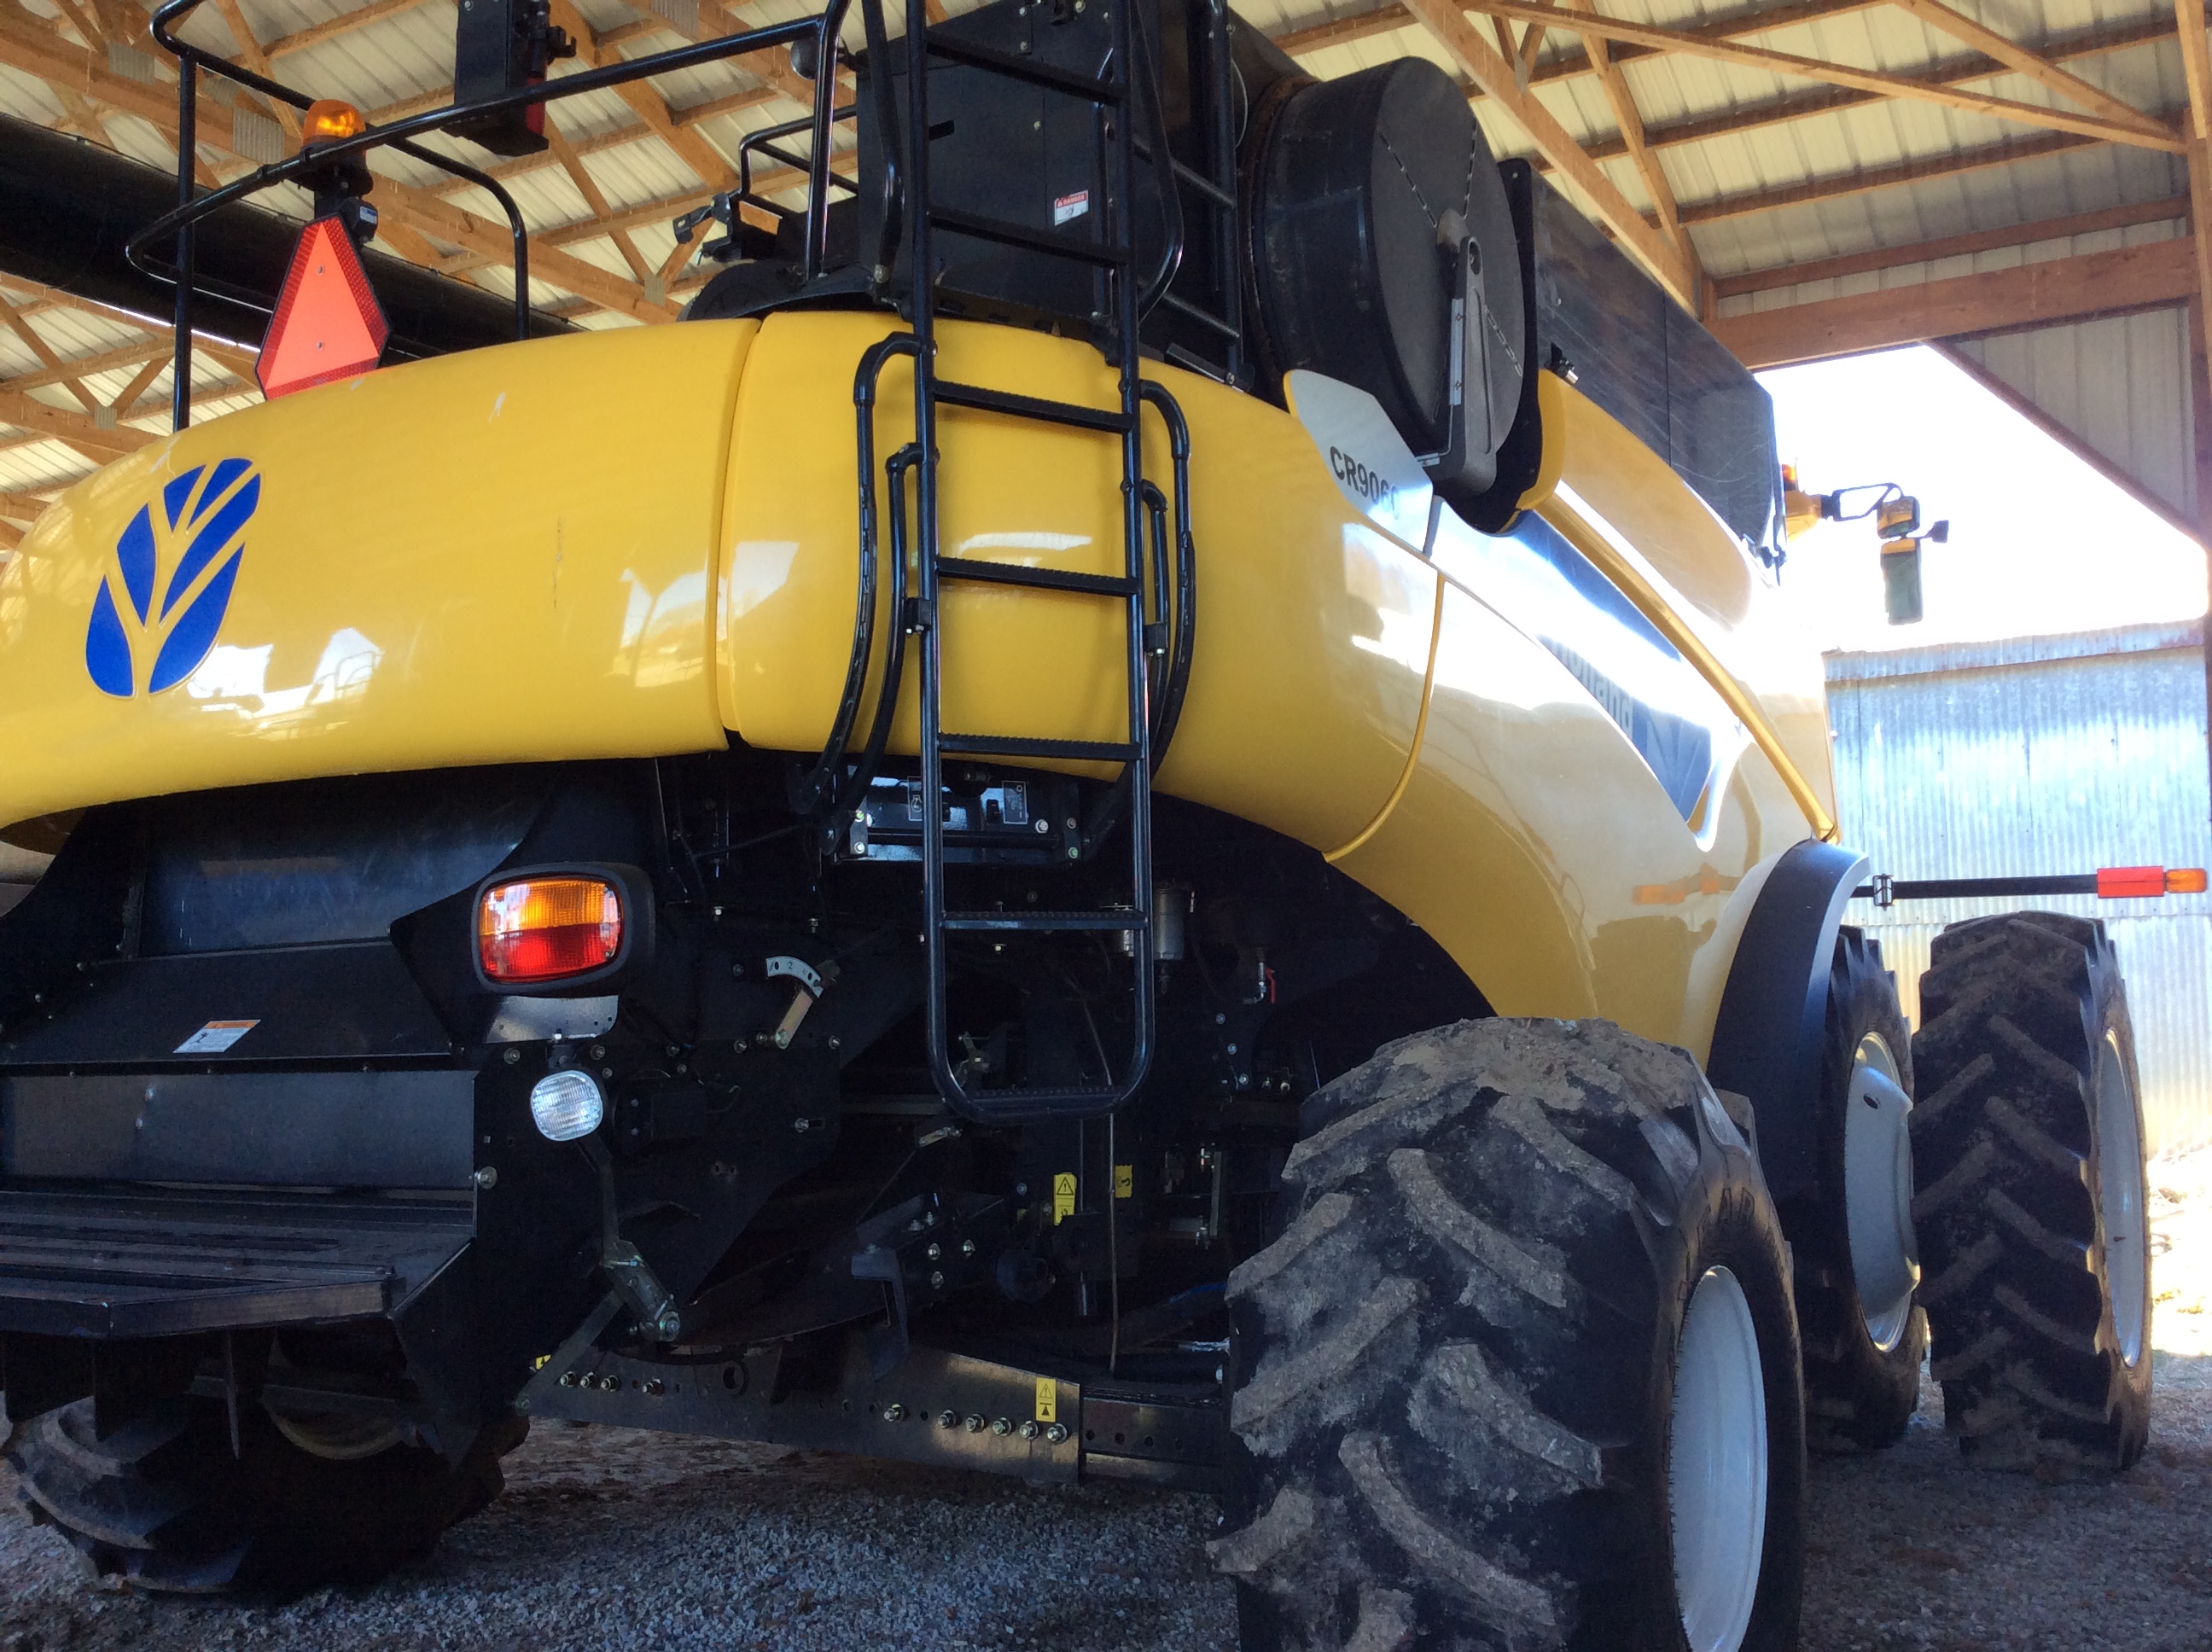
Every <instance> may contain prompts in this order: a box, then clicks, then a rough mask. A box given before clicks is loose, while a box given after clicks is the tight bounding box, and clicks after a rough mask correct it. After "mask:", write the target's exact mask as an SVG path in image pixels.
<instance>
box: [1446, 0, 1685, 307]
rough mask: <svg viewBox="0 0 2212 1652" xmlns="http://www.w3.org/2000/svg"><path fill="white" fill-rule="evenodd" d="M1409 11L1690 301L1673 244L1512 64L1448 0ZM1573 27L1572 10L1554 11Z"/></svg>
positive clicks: (1640, 254) (1603, 219) (1677, 292)
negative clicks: (1519, 79)
mask: <svg viewBox="0 0 2212 1652" xmlns="http://www.w3.org/2000/svg"><path fill="white" fill-rule="evenodd" d="M1407 4H1408V6H1409V7H1410V8H1411V9H1412V11H1413V15H1415V16H1416V17H1418V18H1419V20H1420V21H1421V24H1422V26H1423V27H1425V28H1426V29H1427V30H1428V31H1429V33H1431V35H1433V36H1435V37H1436V40H1437V44H1438V45H1439V46H1443V49H1444V50H1445V51H1446V52H1449V54H1450V55H1451V58H1452V61H1453V62H1455V63H1456V64H1458V65H1459V66H1460V68H1461V69H1462V70H1464V71H1465V72H1466V73H1467V74H1468V75H1469V76H1472V77H1473V78H1474V83H1475V84H1476V85H1478V86H1480V88H1482V89H1483V91H1484V92H1485V93H1486V94H1488V95H1490V96H1491V97H1492V98H1495V99H1496V100H1498V104H1499V106H1501V107H1503V108H1504V110H1505V111H1506V112H1507V113H1508V114H1510V116H1511V117H1512V118H1513V119H1514V120H1515V121H1516V123H1518V124H1519V125H1520V127H1521V129H1522V131H1524V132H1526V133H1527V134H1528V141H1529V142H1530V143H1533V144H1534V146H1535V149H1536V152H1537V153H1538V154H1539V155H1542V156H1543V157H1544V159H1545V160H1546V161H1549V162H1550V163H1551V164H1552V166H1553V168H1554V169H1555V170H1556V171H1557V172H1558V173H1559V175H1560V176H1562V177H1564V178H1565V179H1567V180H1568V181H1570V182H1571V183H1572V184H1573V185H1575V187H1576V188H1577V190H1578V191H1580V192H1581V194H1582V196H1583V199H1584V200H1586V201H1588V202H1589V205H1590V207H1591V209H1592V210H1594V211H1595V213H1596V215H1597V217H1598V219H1599V221H1600V222H1602V223H1603V224H1604V225H1605V226H1606V227H1607V228H1609V229H1611V230H1612V231H1613V234H1615V235H1617V236H1618V237H1620V240H1621V243H1622V245H1624V246H1626V247H1627V248H1628V249H1629V250H1630V251H1631V252H1633V253H1634V254H1635V255H1636V257H1637V258H1638V259H1640V260H1641V261H1642V262H1643V263H1644V265H1645V266H1646V267H1647V268H1649V269H1650V271H1651V273H1652V274H1653V275H1654V276H1656V277H1657V278H1658V280H1659V282H1661V284H1662V285H1663V286H1664V287H1666V288H1667V289H1668V291H1669V292H1671V293H1673V294H1674V296H1675V297H1676V298H1677V299H1679V300H1680V301H1681V302H1682V303H1684V304H1685V305H1686V306H1688V307H1691V308H1692V309H1694V308H1695V307H1696V306H1697V277H1696V276H1695V275H1694V274H1693V273H1692V270H1690V267H1689V266H1688V264H1686V263H1685V262H1684V261H1683V259H1682V257H1681V254H1680V252H1679V251H1678V250H1677V249H1676V247H1675V246H1674V242H1672V241H1670V240H1668V239H1667V237H1666V236H1664V235H1663V234H1661V233H1660V232H1659V231H1658V230H1657V229H1656V228H1653V227H1652V225H1651V224H1650V222H1648V221H1646V219H1645V218H1644V215H1643V214H1642V213H1640V212H1638V210H1636V209H1635V207H1634V206H1632V204H1630V203H1629V200H1628V197H1626V196H1625V195H1623V194H1622V193H1621V192H1620V188H1619V187H1618V186H1617V185H1615V184H1614V183H1613V180H1612V179H1610V178H1608V177H1607V176H1606V175H1605V173H1604V171H1603V170H1602V169H1601V167H1599V166H1598V164H1597V162H1596V161H1593V160H1591V159H1590V158H1589V155H1587V154H1585V153H1584V152H1583V149H1582V146H1581V145H1580V144H1578V143H1576V142H1575V140H1574V139H1573V137H1571V136H1570V135H1569V134H1568V131H1567V129H1566V128H1565V127H1564V126H1562V125H1559V119H1558V118H1557V117H1556V116H1554V115H1553V113H1552V112H1551V111H1550V110H1549V109H1547V108H1546V107H1545V106H1543V105H1542V104H1541V103H1540V102H1538V101H1537V100H1536V98H1535V96H1534V94H1533V93H1524V92H1522V90H1521V88H1520V87H1519V85H1518V84H1517V83H1516V80H1515V77H1514V73H1513V66H1512V65H1511V64H1509V63H1507V62H1506V60H1505V59H1504V58H1502V57H1500V56H1499V55H1498V52H1497V51H1496V50H1495V49H1494V48H1492V46H1491V45H1490V44H1489V43H1488V42H1487V41H1486V40H1485V39H1483V38H1482V36H1481V35H1480V34H1478V33H1475V30H1474V26H1473V25H1472V24H1471V23H1469V22H1468V20H1467V15H1466V13H1464V12H1462V10H1460V9H1459V7H1458V6H1457V4H1455V3H1454V0H1407ZM1543 9H1544V11H1545V13H1546V16H1545V17H1544V18H1541V19H1531V20H1530V21H1546V22H1548V21H1549V20H1550V17H1551V15H1552V12H1553V9H1552V8H1550V7H1546V8H1543ZM1557 15H1559V16H1560V17H1564V18H1566V19H1568V20H1569V22H1568V25H1567V26H1568V27H1572V20H1573V18H1574V16H1575V14H1573V13H1571V12H1560V13H1558V14H1557Z"/></svg>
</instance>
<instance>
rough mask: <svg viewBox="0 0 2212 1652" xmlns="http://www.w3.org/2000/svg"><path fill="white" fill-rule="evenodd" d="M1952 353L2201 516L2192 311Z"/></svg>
mask: <svg viewBox="0 0 2212 1652" xmlns="http://www.w3.org/2000/svg"><path fill="white" fill-rule="evenodd" d="M1952 348H1953V349H1955V350H1957V351H1958V352H1959V353H1960V355H1964V356H1966V357H1967V358H1968V359H1969V360H1970V361H1975V362H1977V363H1978V364H1979V365H1980V366H1981V367H1983V368H1984V370H1986V371H1987V372H1988V373H1989V374H1991V375H1992V376H1993V377H1995V378H1996V379H1998V380H2001V381H2002V382H2003V383H2004V384H2006V385H2008V386H2010V387H2011V388H2012V389H2013V390H2014V391H2015V392H2017V393H2018V394H2019V395H2020V397H2021V398H2022V399H2023V400H2025V401H2028V402H2031V403H2033V404H2034V405H2036V406H2037V407H2039V408H2041V409H2042V410H2043V411H2044V412H2045V413H2046V414H2048V415H2049V416H2051V419H2052V420H2053V421H2054V422H2057V424H2059V425H2061V426H2063V428H2066V429H2067V430H2069V431H2070V432H2071V433H2072V434H2074V435H2075V438H2077V439H2078V440H2080V441H2081V444H2082V445H2083V446H2086V447H2087V448H2088V449H2089V450H2090V451H2091V452H2095V453H2099V454H2101V455H2103V457H2104V458H2105V459H2108V460H2110V461H2111V463H2112V465H2113V467H2114V468H2115V469H2117V470H2118V471H2121V472H2122V473H2123V474H2124V475H2126V476H2129V477H2133V478H2134V479H2135V481H2136V483H2138V484H2139V485H2140V486H2141V487H2142V489H2143V490H2144V491H2145V492H2147V493H2148V494H2150V495H2152V496H2153V497H2154V498H2157V499H2160V500H2163V501H2166V504H2167V505H2168V506H2170V507H2172V509H2173V511H2174V512H2175V513H2176V514H2178V515H2179V516H2181V517H2182V518H2183V519H2185V520H2190V521H2194V520H2195V519H2197V511H2198V507H2197V461H2196V449H2195V447H2194V446H2192V444H2193V443H2194V441H2195V440H2196V435H2195V430H2194V410H2193V408H2192V406H2191V401H2190V394H2189V312H2188V311H2186V310H2185V309H2179V308H2170V309H2163V310H2144V311H2141V312H2139V313H2136V314H2134V315H2121V316H2101V317H2099V318H2097V319H2093V320H2089V321H2075V322H2069V323H2068V324H2067V325H2064V326H2060V327H2037V328H2034V329H2032V330H2031V331H2026V332H2013V333H1999V334H1996V335H1994V336H1992V337H1988V338H1972V339H1960V340H1959V341H1957V342H1956V343H1954V344H1953V346H1952Z"/></svg>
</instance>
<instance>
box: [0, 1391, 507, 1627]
mask: <svg viewBox="0 0 2212 1652" xmlns="http://www.w3.org/2000/svg"><path fill="white" fill-rule="evenodd" d="M238 1420H239V1425H240V1426H239V1439H238V1449H237V1450H236V1451H235V1452H234V1451H233V1449H232V1442H231V1432H230V1419H229V1416H228V1411H227V1409H226V1408H225V1407H224V1406H222V1404H221V1403H220V1402H218V1401H215V1400H203V1399H194V1398H191V1397H189V1396H180V1397H179V1398H176V1399H173V1400H164V1401H163V1402H161V1404H160V1405H158V1406H155V1407H154V1408H153V1409H152V1410H151V1411H149V1412H145V1413H144V1414H143V1415H141V1416H139V1417H138V1418H135V1419H133V1420H132V1421H131V1422H129V1423H127V1424H125V1425H124V1426H123V1427H121V1428H119V1429H118V1430H115V1431H113V1432H112V1433H111V1434H110V1435H108V1436H106V1438H101V1437H100V1436H99V1434H98V1433H97V1431H96V1430H94V1426H93V1406H92V1401H90V1400H79V1401H77V1402H76V1403H75V1404H73V1405H69V1406H62V1407H60V1408H59V1409H58V1410H55V1411H50V1412H45V1413H43V1414H42V1415H40V1416H37V1417H33V1418H30V1419H29V1420H27V1421H26V1422H24V1423H22V1424H19V1425H18V1426H17V1428H16V1429H15V1432H14V1435H13V1436H11V1437H10V1439H9V1442H8V1446H7V1458H8V1461H9V1464H10V1466H12V1467H14V1468H15V1471H16V1473H17V1474H18V1475H19V1476H20V1477H21V1497H22V1500H23V1503H24V1506H25V1508H26V1509H27V1511H28V1513H29V1514H30V1516H31V1518H32V1520H33V1521H34V1522H36V1523H38V1524H40V1525H50V1526H52V1527H55V1528H56V1529H57V1530H58V1531H59V1532H60V1533H61V1534H62V1535H63V1536H64V1537H65V1538H66V1539H68V1540H69V1541H70V1544H71V1545H72V1546H75V1547H76V1549H77V1551H78V1552H80V1553H81V1554H82V1555H83V1557H84V1558H85V1560H86V1563H87V1564H88V1566H89V1567H90V1569H91V1570H93V1572H94V1574H96V1575H98V1576H113V1577H117V1578H119V1579H121V1580H123V1581H124V1582H128V1583H131V1584H132V1585H134V1586H135V1587H137V1588H144V1589H149V1590H152V1591H155V1592H158V1593H163V1594H225V1593H230V1592H233V1591H239V1592H244V1593H246V1594H264V1595H272V1596H276V1597H279V1598H282V1597H287V1596H291V1595H296V1594H301V1593H302V1592H304V1591H306V1590H308V1589H311V1588H319V1587H321V1586H323V1585H325V1584H329V1583H344V1584H362V1583H369V1582H375V1581H376V1580H377V1579H378V1578H380V1577H382V1576H385V1575H386V1573H388V1572H390V1571H391V1570H392V1569H393V1568H395V1567H397V1566H399V1565H401V1564H404V1563H405V1562H406V1561H408V1560H410V1559H412V1558H415V1557H416V1555H418V1554H421V1553H422V1552H424V1551H426V1550H428V1548H429V1547H430V1546H432V1545H433V1544H434V1543H435V1542H436V1541H437V1539H438V1536H439V1534H441V1532H443V1531H444V1530H446V1528H447V1527H449V1526H452V1525H453V1524H454V1523H455V1522H456V1521H461V1520H464V1519H465V1518H467V1517H468V1516H469V1515H471V1514H474V1513H475V1512H476V1511H477V1510H478V1509H482V1508H483V1507H484V1505H486V1504H487V1503H490V1502H491V1501H492V1500H493V1499H494V1498H495V1497H497V1496H498V1495H499V1493H500V1491H501V1486H502V1480H501V1474H500V1458H501V1455H504V1454H505V1453H506V1452H507V1451H511V1450H512V1449H513V1448H514V1447H515V1446H517V1445H519V1444H520V1442H521V1440H522V1436H523V1435H524V1433H525V1432H526V1424H523V1423H522V1422H520V1420H513V1421H507V1422H501V1423H499V1424H494V1425H492V1426H491V1427H489V1428H487V1429H485V1430H483V1431H482V1432H481V1433H479V1434H478V1435H477V1437H476V1439H475V1441H474V1442H473V1443H472V1444H471V1446H470V1448H469V1449H468V1450H467V1451H466V1452H465V1453H464V1454H463V1455H462V1458H461V1461H459V1463H449V1462H447V1460H446V1459H445V1458H444V1457H443V1456H441V1455H439V1454H438V1453H437V1452H435V1451H433V1450H430V1449H428V1448H426V1447H423V1446H420V1445H413V1444H408V1443H404V1442H398V1441H396V1440H393V1439H392V1438H390V1437H389V1436H384V1435H380V1433H379V1431H378V1430H376V1429H375V1428H374V1426H371V1427H368V1428H364V1427H362V1426H361V1425H360V1424H358V1423H356V1422H355V1421H353V1420H352V1419H349V1418H331V1417H318V1418H278V1417H276V1415H275V1414H274V1413H272V1412H267V1411H264V1409H263V1408H262V1407H260V1406H254V1405H248V1406H243V1407H241V1408H240V1413H239V1418H238Z"/></svg>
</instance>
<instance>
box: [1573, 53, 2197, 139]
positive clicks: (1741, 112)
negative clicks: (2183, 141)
mask: <svg viewBox="0 0 2212 1652" xmlns="http://www.w3.org/2000/svg"><path fill="white" fill-rule="evenodd" d="M2172 38H2173V30H2172V28H2171V27H2169V26H2168V25H2167V24H2166V21H2164V20H2163V19H2159V18H2152V19H2148V20H2145V21H2138V22H2133V23H2126V24H2122V25H2120V26H2118V27H2109V28H2102V27H2100V28H2088V29H2082V30H2080V31H2078V32H2076V33H2071V34H2067V35H2063V36H2062V37H2060V38H2059V39H2056V40H2053V41H2051V42H2049V43H2048V44H2046V45H2045V47H2044V50H2043V55H2044V56H2045V58H2049V59H2050V60H2051V62H2053V63H2064V62H2071V61H2075V60H2078V59H2081V58H2095V57H2102V56H2104V55H2106V53H2109V52H2124V51H2126V50H2128V49H2129V48H2130V47H2131V46H2145V45H2148V44H2150V43H2152V42H2154V41H2159V40H2167V39H2172ZM1613 61H1614V62H1615V63H1616V64H1618V63H1620V62H1622V61H1624V59H1623V58H1622V57H1621V56H1620V53H1619V52H1616V53H1615V54H1614V58H1613ZM2003 72H2005V71H2004V65H2003V64H2000V63H1998V62H1996V60H1995V59H1994V58H1987V57H1984V56H1983V55H1981V54H1980V53H1979V52H1977V53H1975V54H1974V55H1973V56H1972V57H1963V58H1951V59H1948V60H1947V61H1945V62H1942V63H1939V64H1933V65H1931V66H1930V67H1929V69H1927V70H1924V71H1923V72H1922V73H1921V74H1919V75H1917V76H1914V77H1913V78H1914V79H1916V80H1925V81H1928V82H1931V83H1935V84H1939V85H1945V86H1956V85H1960V84H1963V83H1965V82H1968V81H1976V80H1984V79H1986V78H1988V77H1989V76H1991V75H1996V74H2000V73H2003ZM1881 100H1882V99H1881V95H1880V94H1876V93H1873V92H1860V91H1854V90H1852V89H1851V88H1848V87H1841V86H1826V87H1822V88H1819V89H1818V90H1816V91H1807V92H1790V93H1786V94H1784V95H1783V96H1781V97H1778V98H1770V99H1768V100H1766V101H1765V102H1763V103H1752V104H1745V105H1741V106H1738V107H1735V108H1733V109H1730V110H1729V111H1727V112H1725V113H1722V114H1714V115H1692V116H1689V117H1686V118H1683V119H1680V120H1672V121H1668V122H1665V123H1663V124H1662V125H1656V126H1646V127H1645V128H1644V143H1645V144H1646V145H1647V146H1648V147H1650V148H1651V149H1674V148H1677V147H1679V146H1680V145H1683V144H1687V143H1706V142H1709V141H1710V140H1711V139H1713V138H1716V137H1741V135H1742V134H1744V133H1746V132H1754V131H1762V130H1764V129H1765V128H1767V127H1770V126H1778V125H1784V124H1786V123H1788V122H1790V121H1795V120H1809V119H1811V118H1814V117H1815V116H1818V115H1830V114H1835V113H1837V112H1839V111H1842V110H1844V109H1856V108H1861V107H1863V106H1866V105H1868V104H1873V103H1879V102H1881ZM1583 148H1584V149H1588V150H1589V154H1590V156H1591V158H1592V159H1593V160H1597V161H1609V160H1612V159H1613V157H1615V156H1616V155H1626V153H1627V152H1628V151H1627V146H1626V144H1625V143H1622V142H1621V140H1620V137H1619V136H1618V135H1616V136H1614V137H1603V138H1595V139H1593V140H1592V141H1591V142H1589V143H1585V144H1584V145H1583Z"/></svg>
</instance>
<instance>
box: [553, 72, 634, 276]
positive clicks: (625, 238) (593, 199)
mask: <svg viewBox="0 0 2212 1652" xmlns="http://www.w3.org/2000/svg"><path fill="white" fill-rule="evenodd" d="M545 140H546V143H548V145H550V148H551V149H552V151H553V153H554V154H555V155H558V156H559V157H560V160H561V167H562V171H564V172H566V173H568V181H569V182H571V183H573V184H574V185H575V186H576V192H577V193H578V194H580V195H581V196H582V197H584V209H585V210H586V211H587V212H589V213H590V214H591V215H592V222H594V223H595V224H602V225H606V227H605V228H602V229H599V230H598V231H597V233H598V234H602V235H606V236H609V237H611V239H612V240H613V241H614V244H615V251H616V252H619V253H621V254H622V255H623V263H625V264H628V265H629V271H630V274H632V275H634V276H636V277H637V281H638V285H639V286H641V287H643V288H645V289H646V290H647V292H650V291H652V290H653V288H652V283H651V282H648V281H647V279H646V278H647V276H652V277H653V281H659V276H657V275H654V273H653V267H652V266H651V265H650V264H647V263H646V261H645V260H644V258H641V257H640V256H639V255H638V250H637V246H636V244H635V242H633V241H632V240H630V238H629V231H627V230H625V229H623V228H619V227H617V226H615V225H611V224H607V222H606V221H607V219H608V218H609V217H610V216H611V214H612V212H613V209H612V208H611V207H610V206H608V204H607V197H606V196H605V193H604V192H603V191H601V190H600V188H599V181H598V180H597V179H594V178H593V177H592V174H591V172H590V170H589V169H588V168H586V167H585V165H584V159H583V157H582V156H581V155H578V154H577V153H576V150H575V146H574V144H572V143H569V142H568V137H566V136H565V135H564V134H563V133H562V131H561V127H560V125H559V123H558V122H557V121H556V120H555V119H553V118H552V117H551V116H550V115H549V116H548V117H547V118H546V121H545Z"/></svg>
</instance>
